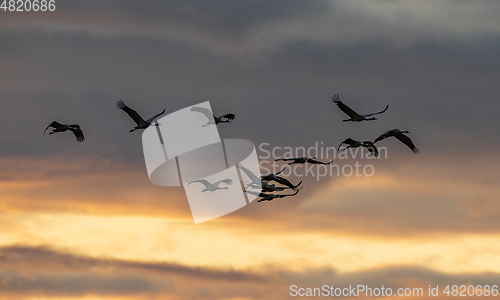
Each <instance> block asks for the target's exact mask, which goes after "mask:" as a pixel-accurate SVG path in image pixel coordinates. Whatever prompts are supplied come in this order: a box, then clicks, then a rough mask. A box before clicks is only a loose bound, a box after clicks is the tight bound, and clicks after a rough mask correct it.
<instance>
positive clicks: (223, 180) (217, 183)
mask: <svg viewBox="0 0 500 300" xmlns="http://www.w3.org/2000/svg"><path fill="white" fill-rule="evenodd" d="M221 183H225V184H226V185H231V184H233V180H232V179H222V180H219V181H216V182H214V184H213V186H215V187H219V184H221Z"/></svg>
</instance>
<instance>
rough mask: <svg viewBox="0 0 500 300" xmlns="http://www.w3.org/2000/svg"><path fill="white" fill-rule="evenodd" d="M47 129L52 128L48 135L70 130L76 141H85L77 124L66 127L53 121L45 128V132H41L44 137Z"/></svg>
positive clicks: (66, 125)
mask: <svg viewBox="0 0 500 300" xmlns="http://www.w3.org/2000/svg"><path fill="white" fill-rule="evenodd" d="M49 127H52V128H54V129H53V130H52V132H49V134H54V133H57V132H65V131H67V130H70V131H71V132H73V134H74V135H75V136H76V140H77V141H79V142H83V140H85V137H84V136H83V131H82V129H81V128H80V126H79V125H78V124H73V125H68V124H61V123H59V122H57V121H54V122H52V123H50V124H49V126H47V128H45V130H44V131H43V135H45V131H47V129H49Z"/></svg>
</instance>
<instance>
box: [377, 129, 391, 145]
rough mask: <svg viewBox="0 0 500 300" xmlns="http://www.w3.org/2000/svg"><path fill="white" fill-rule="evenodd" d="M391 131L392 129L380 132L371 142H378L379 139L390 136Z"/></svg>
mask: <svg viewBox="0 0 500 300" xmlns="http://www.w3.org/2000/svg"><path fill="white" fill-rule="evenodd" d="M392 131H394V129H393V130H387V131H386V132H384V133H382V134H381V135H380V136H379V137H378V138H376V139H375V140H374V141H373V143H374V144H375V143H376V142H380V141H381V140H383V139H386V138H388V137H390V136H391V135H390V134H391V132H392Z"/></svg>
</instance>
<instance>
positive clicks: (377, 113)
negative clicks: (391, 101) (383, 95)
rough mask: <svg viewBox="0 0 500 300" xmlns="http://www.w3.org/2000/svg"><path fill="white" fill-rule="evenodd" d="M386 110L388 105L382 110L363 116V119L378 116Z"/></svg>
mask: <svg viewBox="0 0 500 300" xmlns="http://www.w3.org/2000/svg"><path fill="white" fill-rule="evenodd" d="M388 108H389V105H387V106H386V107H385V109H384V110H382V111H379V112H376V113H373V114H367V115H365V117H370V116H374V115H380V114H381V113H384V112H385V111H386V110H387V109H388Z"/></svg>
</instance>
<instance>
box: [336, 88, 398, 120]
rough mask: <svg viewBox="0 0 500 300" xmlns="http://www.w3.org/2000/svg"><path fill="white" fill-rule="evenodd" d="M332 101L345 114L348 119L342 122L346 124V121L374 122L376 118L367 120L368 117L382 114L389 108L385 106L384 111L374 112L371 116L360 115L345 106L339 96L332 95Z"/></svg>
mask: <svg viewBox="0 0 500 300" xmlns="http://www.w3.org/2000/svg"><path fill="white" fill-rule="evenodd" d="M332 101H333V102H335V104H337V106H338V107H339V108H340V110H341V111H343V112H344V113H346V114H347V115H348V116H349V117H350V119H346V120H343V121H344V122H348V121H352V122H361V121H371V120H376V119H377V118H375V117H372V118H368V117H371V116H374V115H379V114H381V113H384V112H385V111H386V110H387V109H388V108H389V105H387V106H386V107H385V109H384V110H382V111H379V112H376V113H373V114H367V115H360V114H358V113H357V112H355V111H354V110H353V109H352V108H350V107H349V106H347V105H345V104H344V103H343V102H342V101H340V97H339V94H336V95H333V96H332Z"/></svg>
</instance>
